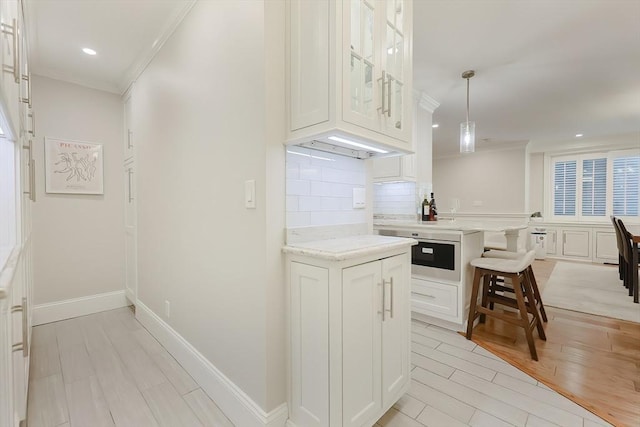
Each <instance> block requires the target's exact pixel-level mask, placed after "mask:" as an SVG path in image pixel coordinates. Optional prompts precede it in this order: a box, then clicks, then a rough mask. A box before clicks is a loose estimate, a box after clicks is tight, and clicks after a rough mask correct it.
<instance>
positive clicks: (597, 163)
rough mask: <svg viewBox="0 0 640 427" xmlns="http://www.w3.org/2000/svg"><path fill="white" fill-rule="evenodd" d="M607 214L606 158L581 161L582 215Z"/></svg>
mask: <svg viewBox="0 0 640 427" xmlns="http://www.w3.org/2000/svg"><path fill="white" fill-rule="evenodd" d="M606 214H607V158H606V157H604V158H600V159H586V160H583V161H582V215H583V216H605V215H606Z"/></svg>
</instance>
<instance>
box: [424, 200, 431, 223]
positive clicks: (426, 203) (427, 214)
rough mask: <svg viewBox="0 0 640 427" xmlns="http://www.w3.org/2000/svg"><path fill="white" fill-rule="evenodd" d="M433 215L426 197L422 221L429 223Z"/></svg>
mask: <svg viewBox="0 0 640 427" xmlns="http://www.w3.org/2000/svg"><path fill="white" fill-rule="evenodd" d="M430 213H431V205H430V204H429V201H428V200H427V196H426V195H425V196H424V200H423V201H422V220H423V221H429V214H430Z"/></svg>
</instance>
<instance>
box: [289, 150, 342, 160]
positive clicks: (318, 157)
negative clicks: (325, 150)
mask: <svg viewBox="0 0 640 427" xmlns="http://www.w3.org/2000/svg"><path fill="white" fill-rule="evenodd" d="M287 153H290V154H295V155H297V156H304V157H311V158H312V159H318V160H326V161H328V162H335V161H336V160H335V159H329V158H327V157H320V156H312V155H311V154H305V153H298V152H297V151H289V150H287Z"/></svg>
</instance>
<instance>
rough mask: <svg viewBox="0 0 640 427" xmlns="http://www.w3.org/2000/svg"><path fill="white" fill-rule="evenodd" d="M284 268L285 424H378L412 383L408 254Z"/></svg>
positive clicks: (297, 261) (293, 263) (302, 260)
mask: <svg viewBox="0 0 640 427" xmlns="http://www.w3.org/2000/svg"><path fill="white" fill-rule="evenodd" d="M287 265H288V269H289V291H290V323H289V325H290V340H291V341H290V357H291V358H290V361H291V365H290V389H289V390H290V393H289V394H290V396H289V405H290V412H289V418H290V419H289V423H288V425H292V426H299V427H303V426H304V427H315V426H317V427H320V426H341V427H356V426H359V427H360V426H371V425H373V424H375V422H376V421H377V420H378V419H379V418H380V417H381V416H382V415H383V414H384V413H385V412H386V411H387V410H388V409H389V408H390V407H391V406H392V405H393V404H394V403H395V402H397V400H398V399H399V398H400V397H401V396H402V395H403V394H404V393H405V392H406V391H407V389H408V387H409V383H410V381H409V380H410V374H409V372H410V327H411V326H410V307H409V295H410V265H411V258H410V254H409V252H408V251H407V249H404V250H403V252H401V253H397V252H396V253H387V254H381V255H379V258H375V257H374V258H373V259H372V258H371V257H369V258H366V259H365V258H356V259H351V260H348V261H333V262H331V261H326V260H321V259H316V258H312V257H304V256H289V257H288V263H287Z"/></svg>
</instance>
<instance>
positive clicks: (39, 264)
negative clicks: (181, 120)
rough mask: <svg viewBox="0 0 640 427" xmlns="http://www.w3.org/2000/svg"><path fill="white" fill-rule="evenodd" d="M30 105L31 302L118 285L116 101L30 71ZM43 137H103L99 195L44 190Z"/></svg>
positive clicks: (120, 229)
mask: <svg viewBox="0 0 640 427" xmlns="http://www.w3.org/2000/svg"><path fill="white" fill-rule="evenodd" d="M33 104H34V109H35V110H36V111H38V116H37V120H38V122H37V124H36V126H37V138H35V140H34V141H33V148H34V153H33V154H34V159H35V161H36V167H37V169H36V189H37V192H38V193H37V203H36V204H34V205H33V230H34V236H35V237H34V248H33V249H34V303H35V304H46V303H53V302H57V301H63V300H70V299H75V298H81V297H86V296H91V295H96V294H103V293H107V292H114V291H119V290H122V289H123V288H124V255H123V251H124V205H123V200H124V195H123V188H124V184H123V181H122V179H123V176H122V161H123V149H122V135H123V131H122V126H123V123H122V121H123V119H122V108H123V107H122V101H121V99H120V97H119V96H118V95H115V94H112V93H108V92H103V91H99V90H95V89H89V88H86V87H83V86H78V85H76V84H71V83H65V82H61V81H59V80H52V79H49V78H46V77H40V76H33ZM44 137H52V138H57V139H63V140H64V139H69V140H77V141H85V142H96V143H100V144H103V154H104V194H103V195H78V194H46V193H45V192H44V188H45V177H44V160H45V159H44Z"/></svg>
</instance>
